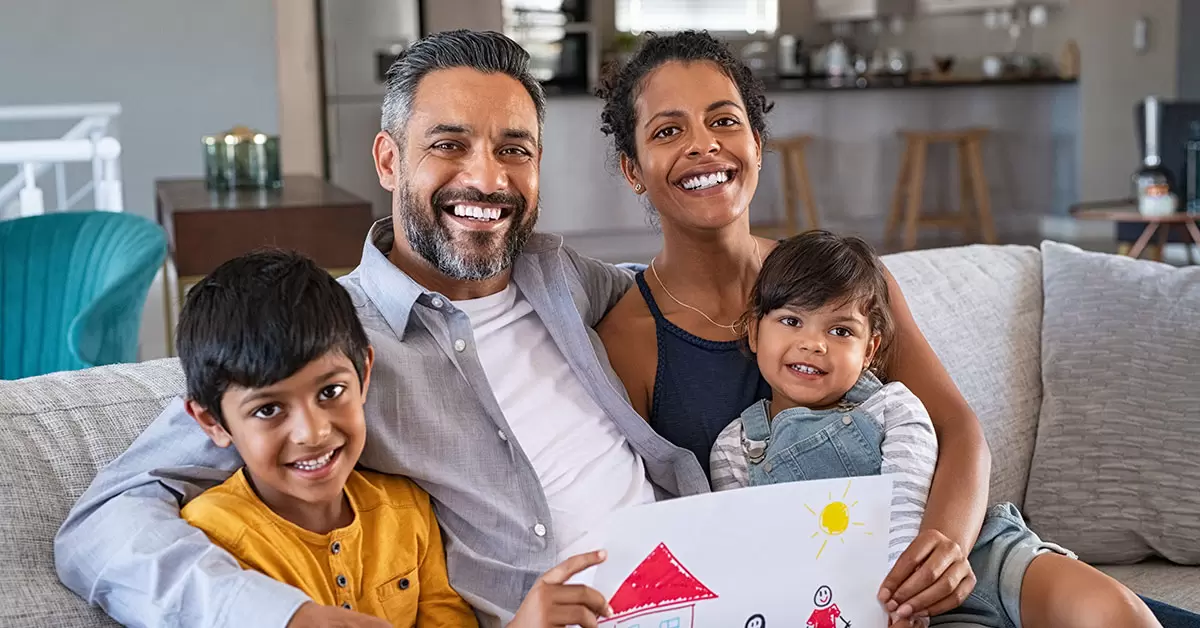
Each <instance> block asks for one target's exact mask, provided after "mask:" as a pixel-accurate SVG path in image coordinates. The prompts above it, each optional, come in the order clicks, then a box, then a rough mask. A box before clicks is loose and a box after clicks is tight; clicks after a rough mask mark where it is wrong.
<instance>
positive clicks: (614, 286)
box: [562, 245, 633, 327]
mask: <svg viewBox="0 0 1200 628" xmlns="http://www.w3.org/2000/svg"><path fill="white" fill-rule="evenodd" d="M562 250H563V251H564V252H565V253H566V254H567V257H568V258H570V259H571V262H572V263H574V264H575V269H576V270H577V271H579V280H580V281H581V282H582V283H583V288H584V290H585V291H587V295H588V300H589V301H590V302H591V305H592V311H591V312H588V313H586V314H587V319H586V320H584V321H583V322H584V323H586V324H587V326H588V327H595V326H596V325H597V324H598V323H599V322H600V319H602V318H604V315H605V314H607V313H608V311H609V310H611V309H612V308H613V306H614V305H616V304H617V301H620V300H621V297H622V296H624V295H625V293H626V292H628V291H629V289H630V288H631V287H633V271H631V270H628V269H625V268H621V267H620V266H614V265H612V264H609V263H606V262H602V261H600V260H597V259H592V258H590V257H587V256H586V255H580V254H579V253H577V252H575V251H574V250H573V249H571V248H570V247H568V246H565V245H564V246H563V247H562Z"/></svg>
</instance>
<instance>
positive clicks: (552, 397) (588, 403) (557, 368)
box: [454, 283, 654, 560]
mask: <svg viewBox="0 0 1200 628" xmlns="http://www.w3.org/2000/svg"><path fill="white" fill-rule="evenodd" d="M454 305H455V307H457V308H458V309H460V310H462V311H463V312H464V313H465V314H466V315H467V317H468V318H470V319H471V328H472V331H473V332H474V335H475V345H476V348H477V351H478V354H479V359H480V362H481V363H482V365H483V370H484V372H485V373H487V378H488V384H490V385H491V389H492V393H493V394H494V395H495V396H496V402H497V403H499V404H500V410H501V411H503V412H504V418H505V419H506V420H507V421H508V425H509V427H510V428H511V429H512V432H513V435H514V436H516V438H517V442H518V443H520V446H521V449H522V450H524V452H525V455H526V456H528V457H529V460H530V461H531V462H532V463H533V468H534V470H535V471H536V472H537V474H538V478H539V479H540V480H541V482H542V488H543V490H545V493H546V500H547V501H548V502H549V505H550V512H551V514H552V516H553V522H552V523H553V525H554V528H555V529H554V538H555V540H556V541H557V548H556V549H557V551H558V554H559V557H560V560H561V559H564V558H566V557H568V556H571V555H573V554H576V553H578V552H580V551H587V550H591V549H596V548H592V547H587V546H586V545H585V544H586V539H585V538H584V534H585V533H586V532H587V530H588V529H590V528H592V527H594V526H595V525H596V524H597V523H599V522H600V521H601V520H603V519H604V518H605V517H607V516H608V515H610V514H611V513H612V512H614V511H616V510H617V509H619V508H624V507H627V506H633V505H637V504H644V503H648V502H653V501H654V488H653V486H652V485H651V484H650V482H649V480H647V479H646V469H645V466H644V465H643V463H642V458H641V456H639V455H637V453H635V452H634V451H633V449H632V448H631V447H630V446H629V444H628V443H627V442H626V440H625V436H624V435H623V434H621V432H620V430H618V429H617V426H616V424H614V423H613V421H612V419H610V418H609V417H608V416H607V415H606V414H604V411H602V410H601V409H600V406H599V405H598V404H597V403H596V402H595V401H594V400H593V399H592V397H591V395H589V394H588V392H587V390H586V389H585V388H584V387H583V383H582V382H580V380H579V377H578V376H577V375H576V374H575V373H574V371H572V370H571V367H570V365H569V364H568V363H567V360H566V357H565V356H563V354H562V352H561V351H559V349H558V346H557V345H556V344H554V339H553V338H551V337H550V332H549V331H548V330H547V329H546V326H545V325H544V324H543V323H542V320H541V319H540V318H538V315H537V313H536V312H534V311H533V307H532V306H530V305H529V302H528V301H526V300H525V298H524V296H522V295H521V292H520V290H518V289H517V287H516V286H515V285H513V284H511V283H510V284H509V285H508V287H507V288H505V289H504V290H503V291H501V292H498V293H496V294H493V295H490V296H486V297H483V298H480V299H470V300H466V301H455V302H454Z"/></svg>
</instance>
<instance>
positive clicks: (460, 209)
mask: <svg viewBox="0 0 1200 628" xmlns="http://www.w3.org/2000/svg"><path fill="white" fill-rule="evenodd" d="M454 215H455V216H459V217H462V218H474V219H475V220H488V221H490V220H500V210H499V209H495V208H492V207H476V206H474V205H455V206H454Z"/></svg>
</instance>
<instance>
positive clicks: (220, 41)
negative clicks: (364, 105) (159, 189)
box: [0, 0, 290, 359]
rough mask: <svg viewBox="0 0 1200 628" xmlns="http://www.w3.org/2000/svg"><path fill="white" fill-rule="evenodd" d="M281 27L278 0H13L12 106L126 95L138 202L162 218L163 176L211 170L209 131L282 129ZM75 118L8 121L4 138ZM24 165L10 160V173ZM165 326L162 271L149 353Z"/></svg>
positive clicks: (134, 201)
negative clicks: (157, 201) (205, 144)
mask: <svg viewBox="0 0 1200 628" xmlns="http://www.w3.org/2000/svg"><path fill="white" fill-rule="evenodd" d="M289 1H290V0H289ZM275 26H276V24H275V13H274V9H273V5H272V2H270V1H269V0H204V1H203V2H199V1H191V0H106V1H104V2H90V1H87V0H25V1H21V2H15V1H12V0H4V7H3V9H0V59H2V60H3V61H0V105H16V104H22V105H37V104H54V103H74V102H97V101H112V102H118V103H120V104H121V106H122V107H123V108H124V111H123V113H122V115H121V118H120V120H119V122H118V124H119V128H118V137H119V138H120V140H121V142H122V145H123V146H122V149H123V153H122V155H121V166H122V170H123V173H122V174H123V179H124V182H125V207H126V211H128V212H130V213H136V214H140V215H142V216H146V217H148V218H151V219H153V218H154V192H153V186H154V179H156V178H159V177H170V176H191V177H199V176H202V175H203V173H204V162H203V152H202V150H201V143H200V138H201V136H203V135H206V134H210V133H216V132H219V131H222V130H225V129H228V128H229V127H231V126H234V125H235V124H244V125H247V126H252V127H255V128H258V129H260V130H262V131H264V132H267V133H277V132H279V115H278V109H279V96H278V89H277V85H278V77H277V74H276V47H275ZM69 126H70V123H66V124H57V125H55V124H33V125H13V124H0V139H17V138H27V137H30V136H32V135H34V134H38V135H40V136H42V137H55V136H57V135H59V134H61V133H62V132H63V131H65V130H66V129H67V128H68V127H69ZM282 142H283V144H284V145H285V146H286V145H287V142H288V138H287V137H286V136H285V137H283V138H282ZM13 174H15V170H13V169H7V168H4V169H0V180H4V181H6V180H8V178H9V177H10V176H12V175H13ZM52 199H53V194H52V193H50V192H47V203H53V202H54V201H53V200H52ZM163 325H164V322H163V314H162V294H161V284H160V283H158V282H156V283H155V285H154V286H153V287H152V288H151V291H150V294H149V298H148V299H147V303H146V310H145V315H144V317H143V321H142V332H141V352H140V353H141V356H142V358H143V359H146V358H153V357H160V356H162V355H165V338H164V329H163Z"/></svg>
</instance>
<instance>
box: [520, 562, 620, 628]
mask: <svg viewBox="0 0 1200 628" xmlns="http://www.w3.org/2000/svg"><path fill="white" fill-rule="evenodd" d="M607 556H608V555H607V554H606V553H605V552H604V550H600V551H598V552H588V553H586V554H578V555H575V556H572V557H570V558H568V559H566V560H564V561H563V562H561V563H559V564H558V565H557V566H555V567H553V568H551V569H550V571H547V572H546V573H544V574H542V577H541V578H538V581H537V583H536V584H534V585H533V588H532V589H530V591H529V595H527V596H525V601H524V602H521V608H518V609H517V614H516V616H514V617H513V620H512V622H511V623H509V624H508V626H509V628H558V627H559V626H576V625H578V626H581V628H596V626H597V623H598V618H599V617H609V616H610V615H612V609H611V608H609V606H608V602H607V601H606V600H605V599H604V596H603V595H602V594H601V593H600V592H599V591H597V590H595V589H593V588H591V587H589V586H584V585H582V584H564V583H565V582H566V581H567V580H570V579H571V577H572V576H574V575H575V574H577V573H579V572H581V571H583V570H584V569H587V568H588V567H591V566H593V565H599V564H600V563H602V562H604V559H605V558H607Z"/></svg>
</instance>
